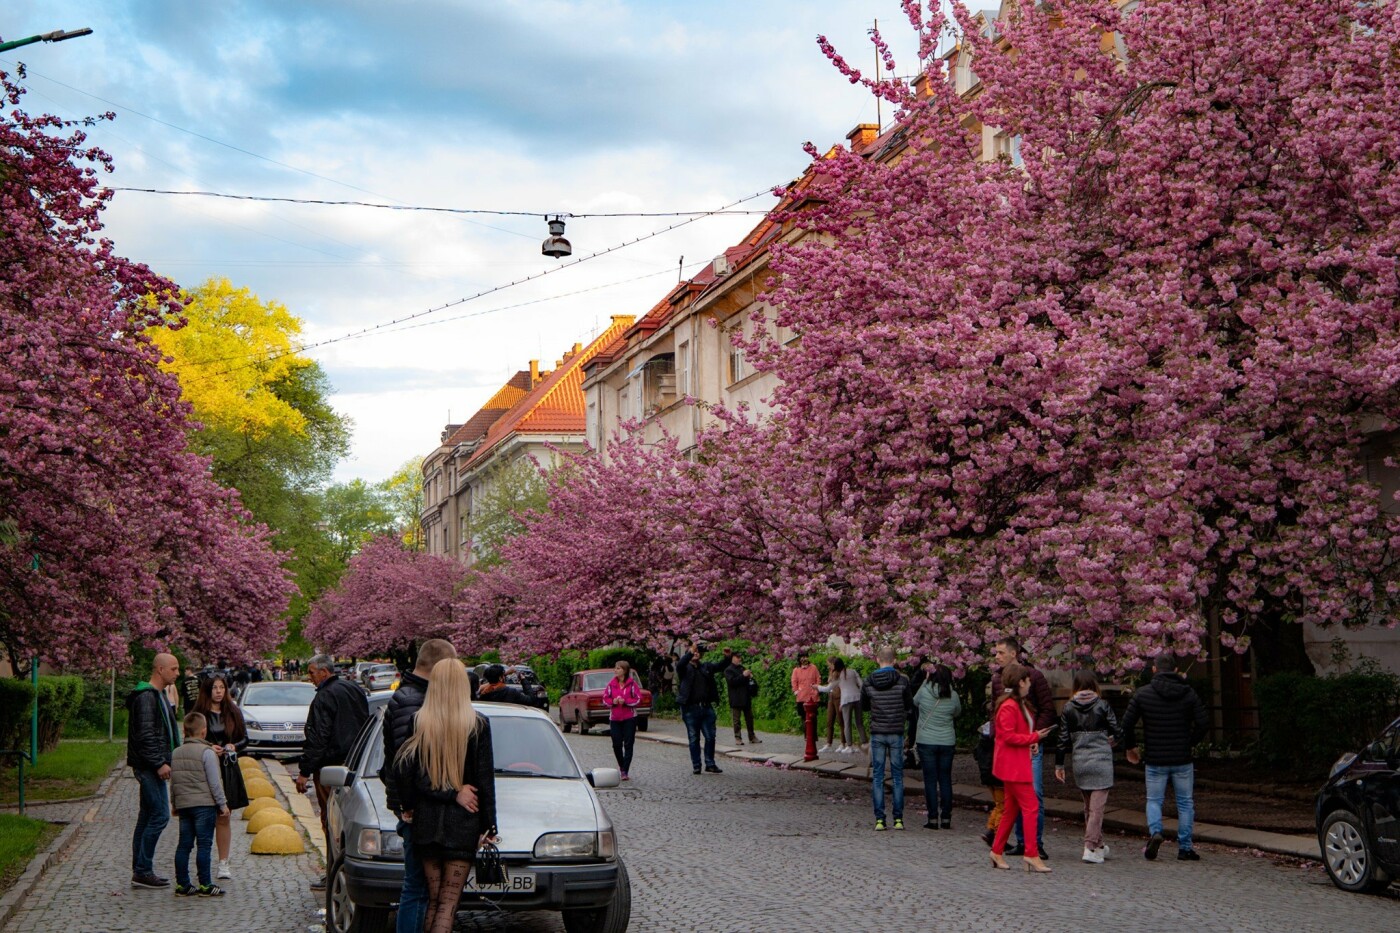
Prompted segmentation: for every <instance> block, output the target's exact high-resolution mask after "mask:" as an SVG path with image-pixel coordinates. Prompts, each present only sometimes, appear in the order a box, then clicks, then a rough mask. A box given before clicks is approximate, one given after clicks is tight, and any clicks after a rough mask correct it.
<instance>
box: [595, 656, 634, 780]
mask: <svg viewBox="0 0 1400 933" xmlns="http://www.w3.org/2000/svg"><path fill="white" fill-rule="evenodd" d="M603 703H604V704H605V705H606V706H607V708H608V731H609V732H610V733H612V743H613V757H614V758H616V759H617V766H618V768H619V769H621V771H622V779H623V780H624V781H629V780H631V778H629V777H628V776H627V771H628V770H629V769H630V768H631V767H632V747H633V746H634V745H636V744H637V707H638V706H641V705H642V688H641V687H639V686H637V679H636V678H635V677H633V676H632V665H631V664H628V663H627V662H626V661H618V662H617V666H616V667H614V668H613V679H612V680H610V681H608V685H607V686H606V687H604V688H603Z"/></svg>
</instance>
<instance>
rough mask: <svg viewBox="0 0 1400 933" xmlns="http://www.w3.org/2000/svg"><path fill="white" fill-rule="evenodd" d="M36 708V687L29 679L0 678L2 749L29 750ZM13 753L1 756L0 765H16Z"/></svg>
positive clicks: (0, 732)
mask: <svg viewBox="0 0 1400 933" xmlns="http://www.w3.org/2000/svg"><path fill="white" fill-rule="evenodd" d="M33 710H34V688H33V687H31V686H30V685H29V681H27V680H16V679H14V678H12V677H4V678H0V749H6V750H11V749H18V750H20V751H24V752H28V751H29V719H30V715H31V714H32V712H33ZM15 763H16V759H15V757H14V756H13V755H5V756H4V757H3V758H0V766H5V767H14V765H15Z"/></svg>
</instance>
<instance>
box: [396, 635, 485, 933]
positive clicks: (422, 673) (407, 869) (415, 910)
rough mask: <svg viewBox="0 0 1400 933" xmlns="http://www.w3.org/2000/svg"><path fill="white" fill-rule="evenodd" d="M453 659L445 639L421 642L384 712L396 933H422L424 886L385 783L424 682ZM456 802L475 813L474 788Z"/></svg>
mask: <svg viewBox="0 0 1400 933" xmlns="http://www.w3.org/2000/svg"><path fill="white" fill-rule="evenodd" d="M455 657H457V649H456V648H453V647H452V643H451V642H449V641H447V640H445V639H442V638H430V639H428V640H427V641H425V642H423V644H422V645H421V646H420V647H419V649H418V660H417V661H416V662H415V664H414V666H413V670H411V671H408V672H407V673H405V674H404V675H403V676H402V677H401V678H400V679H399V689H397V690H395V691H394V695H393V696H391V697H390V698H389V703H388V705H387V706H386V707H385V709H384V730H383V732H384V764H383V765H382V766H381V767H380V769H379V779H380V780H381V781H383V782H384V797H385V801H386V802H387V803H388V805H389V809H390V810H392V811H393V812H394V815H395V816H397V817H398V818H399V825H398V833H399V835H400V836H401V837H403V887H402V889H401V890H400V892H399V911H398V917H397V920H396V921H395V926H394V929H395V930H396V931H398V933H408V931H412V933H419V931H421V930H422V929H423V918H424V915H425V914H426V913H427V910H428V882H427V879H426V878H424V877H423V861H422V859H420V858H418V856H417V854H416V853H415V852H414V850H413V824H412V823H405V822H404V819H403V807H402V806H401V805H400V803H399V795H398V789H397V788H398V785H397V784H396V783H395V782H394V781H391V780H389V772H390V771H391V770H393V767H394V758H395V756H397V755H398V753H399V749H400V748H402V747H403V744H404V743H405V742H407V741H408V740H409V739H410V738H412V737H413V717H414V716H416V715H418V710H419V709H421V708H422V706H423V698H424V697H426V696H427V695H428V678H429V677H430V676H431V675H432V673H433V667H434V666H435V665H436V664H437V663H438V662H439V661H443V660H446V659H447V658H455ZM457 802H458V803H460V804H461V805H462V806H463V807H464V808H466V809H467V810H470V811H471V812H473V813H475V812H476V808H477V804H476V788H474V787H472V786H471V785H470V784H468V785H466V786H464V787H463V788H462V790H461V791H460V792H459V793H458V795H457Z"/></svg>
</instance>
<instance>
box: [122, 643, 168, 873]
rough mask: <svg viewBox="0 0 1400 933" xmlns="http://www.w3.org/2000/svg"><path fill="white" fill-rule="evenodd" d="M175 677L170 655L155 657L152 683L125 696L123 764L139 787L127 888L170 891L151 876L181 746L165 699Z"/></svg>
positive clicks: (144, 683)
mask: <svg viewBox="0 0 1400 933" xmlns="http://www.w3.org/2000/svg"><path fill="white" fill-rule="evenodd" d="M179 677H180V662H179V661H178V660H177V659H176V658H175V655H173V654H158V655H156V657H155V660H154V661H153V662H152V664H151V679H150V680H143V681H142V682H141V683H139V684H137V685H136V689H134V690H132V691H131V692H130V693H129V694H127V697H126V709H127V713H128V719H127V727H126V763H127V764H128V765H130V766H131V773H132V774H134V775H135V776H136V781H137V783H139V784H140V785H141V805H140V809H139V810H137V812H136V830H135V832H133V833H132V835H131V886H132V887H133V888H164V887H169V885H170V879H169V878H164V877H162V876H160V875H157V874H156V872H155V863H154V860H155V855H156V843H158V842H160V834H161V832H162V831H163V830H164V829H165V825H166V824H167V823H169V822H170V799H169V795H168V789H167V787H166V782H167V781H169V780H170V760H171V756H172V755H173V754H174V752H175V747H176V746H177V745H179V744H180V733H179V730H178V729H177V728H176V726H175V711H174V710H173V709H171V708H170V704H169V703H168V702H167V701H166V699H165V688H166V687H168V686H170V685H171V684H173V683H175V681H176V680H178V679H179Z"/></svg>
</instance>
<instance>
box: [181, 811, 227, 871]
mask: <svg viewBox="0 0 1400 933" xmlns="http://www.w3.org/2000/svg"><path fill="white" fill-rule="evenodd" d="M218 815H219V808H218V807H181V808H180V842H179V844H178V845H177V846H175V883H176V884H178V885H180V886H181V887H186V888H187V887H189V886H190V850H191V849H193V848H195V844H196V843H198V845H199V849H198V852H197V853H196V855H195V857H194V864H195V867H196V868H197V869H198V870H199V883H200V884H202V885H206V886H207V885H211V884H213V883H214V878H213V876H212V875H211V874H210V871H209V850H210V849H212V848H213V846H214V819H215V818H216V817H217V816H218Z"/></svg>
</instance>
